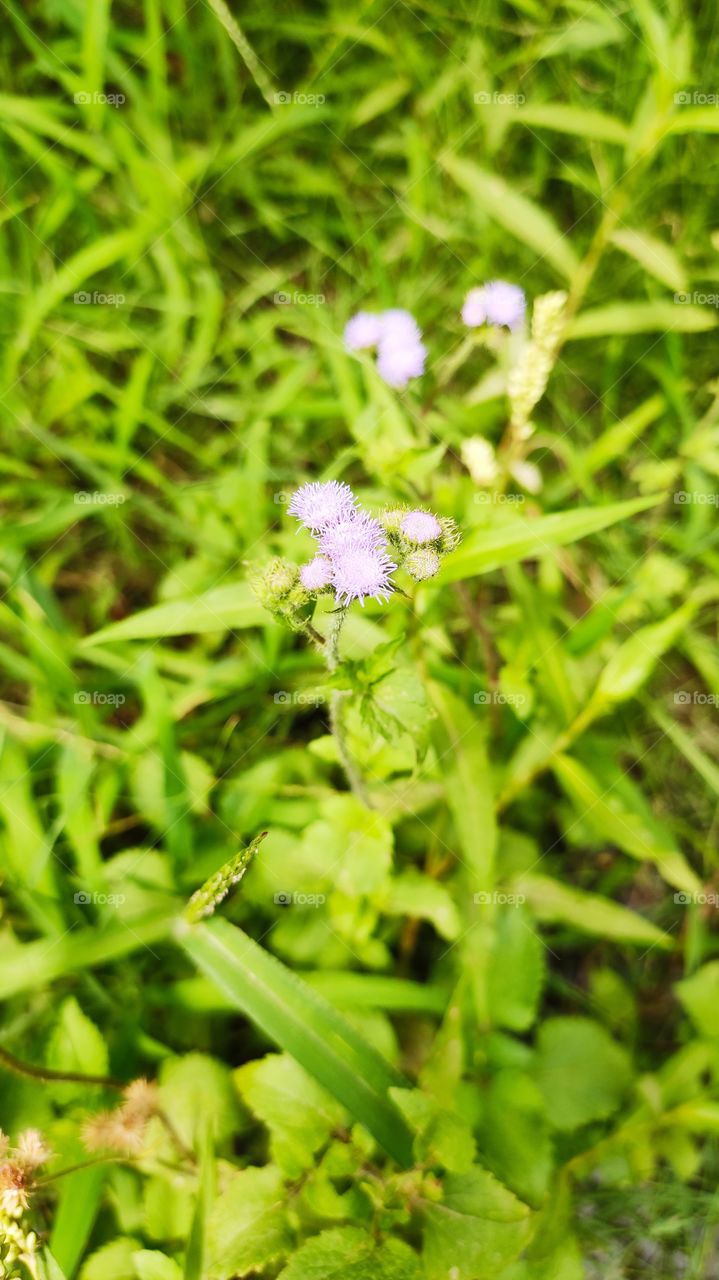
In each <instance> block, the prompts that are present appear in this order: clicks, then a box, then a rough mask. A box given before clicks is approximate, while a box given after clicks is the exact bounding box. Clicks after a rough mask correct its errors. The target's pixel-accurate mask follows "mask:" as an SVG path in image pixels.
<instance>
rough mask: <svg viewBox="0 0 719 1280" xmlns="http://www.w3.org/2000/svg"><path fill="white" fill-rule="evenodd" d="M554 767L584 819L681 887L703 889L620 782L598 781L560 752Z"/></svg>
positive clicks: (693, 889)
mask: <svg viewBox="0 0 719 1280" xmlns="http://www.w3.org/2000/svg"><path fill="white" fill-rule="evenodd" d="M552 768H553V770H554V773H555V774H556V777H557V779H558V781H559V783H560V785H561V786H562V788H563V790H564V791H565V792H566V793H567V795H568V796H569V797H570V799H571V800H572V801H573V803H574V805H575V806H576V809H577V813H578V815H579V817H580V818H581V820H582V821H583V822H586V823H587V824H588V826H589V827H590V828H592V829H593V830H595V831H596V832H597V834H598V835H599V836H601V837H602V838H603V839H605V840H611V841H612V843H613V844H616V845H617V846H618V848H620V849H623V850H624V852H625V853H628V854H629V856H630V857H632V858H639V859H640V860H646V861H648V862H653V863H655V864H656V866H657V868H658V869H659V872H660V873H661V875H662V876H663V877H664V879H665V880H666V881H667V882H668V883H669V884H673V885H675V886H676V888H677V889H683V890H684V891H685V892H687V893H695V892H697V891H698V890H699V889H701V881H700V880H699V878H698V877H697V876H696V875H695V873H694V872H693V871H692V869H691V867H690V866H689V863H688V862H687V860H686V858H685V857H684V855H683V854H682V853H681V852H680V851H679V850H678V849H677V848H676V847H675V846H674V845H673V844H671V843H670V844H667V843H666V840H665V838H663V833H662V832H661V830H657V829H656V828H655V827H654V825H653V824H652V823H651V822H649V821H647V818H646V817H645V815H644V814H642V813H641V812H637V811H636V809H633V808H631V807H630V805H629V803H628V802H627V800H626V799H625V797H624V795H623V794H622V790H621V788H620V787H619V786H618V785H616V786H615V785H611V784H610V785H609V786H607V785H605V784H604V782H603V781H602V782H598V781H597V779H596V778H594V777H593V776H592V774H591V773H590V772H589V770H588V769H586V768H585V767H584V765H583V764H580V762H579V761H578V760H575V759H574V758H573V757H572V756H564V755H559V756H556V757H555V759H554V760H553V762H552ZM667 838H668V839H671V837H669V836H667Z"/></svg>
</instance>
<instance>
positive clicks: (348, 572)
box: [332, 546, 397, 608]
mask: <svg viewBox="0 0 719 1280" xmlns="http://www.w3.org/2000/svg"><path fill="white" fill-rule="evenodd" d="M332 563H333V573H332V585H333V586H334V589H335V591H336V593H337V602H338V604H344V605H349V604H351V603H352V601H353V600H359V602H360V604H361V605H362V608H364V602H365V596H373V597H374V599H375V600H377V601H380V602H381V601H383V600H388V599H389V597H390V595H391V593H392V591H393V590H394V587H393V584H392V581H391V577H390V575H391V573H392V571H393V570H394V569H396V568H397V565H396V564H393V562H392V561H391V560H390V558H389V556H388V555H387V554H386V552H384V551H382V550H380V549H378V548H370V549H369V550H368V549H367V548H366V547H361V546H358V547H355V548H352V549H348V550H346V551H342V552H341V553H340V554H339V555H337V556H335V557H334V559H333V562H332Z"/></svg>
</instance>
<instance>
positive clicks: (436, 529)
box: [401, 511, 442, 545]
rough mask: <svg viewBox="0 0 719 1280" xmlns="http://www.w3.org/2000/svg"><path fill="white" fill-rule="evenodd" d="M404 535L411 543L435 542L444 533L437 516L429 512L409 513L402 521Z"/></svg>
mask: <svg viewBox="0 0 719 1280" xmlns="http://www.w3.org/2000/svg"><path fill="white" fill-rule="evenodd" d="M401 529H402V533H403V534H404V536H405V538H407V539H408V540H409V542H417V543H419V544H420V545H421V544H422V543H423V542H434V541H435V540H436V539H437V538H438V537H439V536H440V534H441V532H442V526H441V524H440V523H439V520H438V519H437V517H436V516H433V515H430V513H429V512H428V511H409V512H408V513H407V515H406V516H405V518H404V520H403V521H402V525H401Z"/></svg>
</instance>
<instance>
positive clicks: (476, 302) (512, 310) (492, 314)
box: [462, 280, 527, 329]
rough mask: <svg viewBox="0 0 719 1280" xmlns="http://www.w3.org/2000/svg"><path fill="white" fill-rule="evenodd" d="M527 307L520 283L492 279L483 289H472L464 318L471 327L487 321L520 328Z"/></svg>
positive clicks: (466, 301) (464, 311) (511, 327)
mask: <svg viewBox="0 0 719 1280" xmlns="http://www.w3.org/2000/svg"><path fill="white" fill-rule="evenodd" d="M526 307H527V300H526V298H525V296H524V290H523V289H520V287H519V285H518V284H510V283H509V281H508V280H490V281H489V283H488V284H485V285H484V286H483V287H482V288H481V289H470V291H469V293H468V294H467V297H466V298H465V301H464V307H463V308H462V319H463V321H464V323H465V324H466V325H469V326H470V327H471V328H475V327H476V326H477V325H481V324H485V323H486V324H492V325H497V326H500V325H506V327H507V328H508V329H518V328H519V327H520V325H521V324H522V322H523V320H524V312H525V310H526Z"/></svg>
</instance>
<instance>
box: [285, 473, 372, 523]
mask: <svg viewBox="0 0 719 1280" xmlns="http://www.w3.org/2000/svg"><path fill="white" fill-rule="evenodd" d="M356 502H357V499H356V498H355V496H354V494H353V492H352V490H351V489H350V487H349V485H348V484H344V483H343V482H342V481H341V480H328V481H327V482H326V483H324V484H322V483H319V482H318V481H312V482H310V483H309V484H303V485H302V487H301V489H298V490H297V492H296V493H295V495H294V497H293V498H292V501H291V502H290V505H289V506H288V508H287V510H288V511H289V513H290V515H291V516H296V517H297V519H298V520H299V521H301V523H302V524H303V525H304V526H305V528H306V529H311V530H312V532H313V533H321V532H322V530H323V529H326V528H327V526H328V525H330V524H333V523H334V522H335V521H337V520H344V519H347V517H348V516H349V515H350V514H351V512H352V511H354V508H355V504H356Z"/></svg>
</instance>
